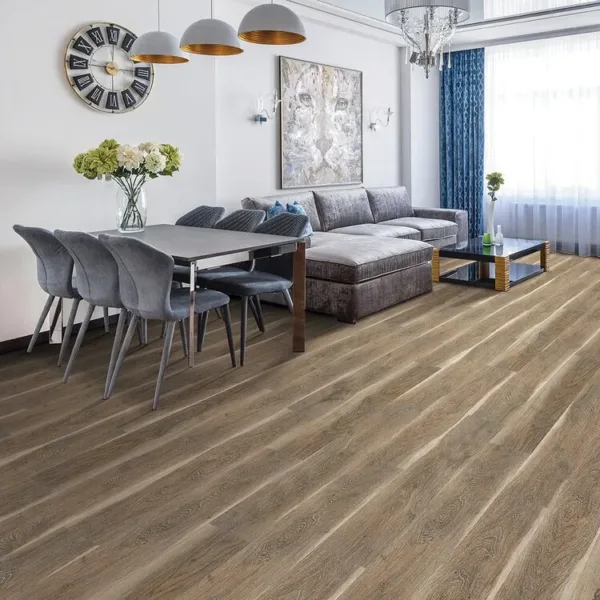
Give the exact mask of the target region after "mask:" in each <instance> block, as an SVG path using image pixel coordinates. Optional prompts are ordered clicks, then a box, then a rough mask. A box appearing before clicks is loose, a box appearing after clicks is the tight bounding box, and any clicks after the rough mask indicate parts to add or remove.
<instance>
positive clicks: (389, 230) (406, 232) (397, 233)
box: [330, 223, 421, 240]
mask: <svg viewBox="0 0 600 600" xmlns="http://www.w3.org/2000/svg"><path fill="white" fill-rule="evenodd" d="M330 233H345V234H349V235H371V236H374V237H382V238H404V239H407V240H420V239H421V232H420V231H418V230H417V229H411V228H410V227H390V226H387V225H383V224H381V223H379V224H377V223H363V224H362V225H351V226H350V227H338V228H337V229H332V230H331V231H330Z"/></svg>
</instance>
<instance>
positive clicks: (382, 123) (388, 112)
mask: <svg viewBox="0 0 600 600" xmlns="http://www.w3.org/2000/svg"><path fill="white" fill-rule="evenodd" d="M393 114H394V113H393V112H392V108H391V107H388V108H375V109H374V110H372V111H371V123H369V129H370V130H371V131H377V130H378V129H379V128H380V127H388V126H389V124H390V119H391V118H392V115H393Z"/></svg>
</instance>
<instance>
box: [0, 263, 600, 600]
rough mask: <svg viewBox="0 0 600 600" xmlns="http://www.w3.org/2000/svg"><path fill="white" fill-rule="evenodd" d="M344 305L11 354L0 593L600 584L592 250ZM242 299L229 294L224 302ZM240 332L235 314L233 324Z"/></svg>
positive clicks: (598, 331) (599, 337)
mask: <svg viewBox="0 0 600 600" xmlns="http://www.w3.org/2000/svg"><path fill="white" fill-rule="evenodd" d="M551 269H552V270H551V272H550V273H548V274H547V275H543V276H541V277H538V278H536V279H534V280H531V281H528V282H526V283H524V284H522V285H520V286H518V287H516V288H514V289H513V290H511V291H510V292H509V293H507V294H498V293H495V292H491V291H486V290H478V289H471V288H463V287H458V286H451V285H448V284H440V285H436V286H435V289H434V292H433V293H432V294H428V295H426V296H424V297H421V298H418V299H415V300H413V301H411V302H408V303H406V304H403V305H400V306H397V307H395V308H393V309H390V310H387V311H385V312H383V313H380V314H378V315H374V316H372V317H369V318H367V319H364V320H363V321H361V322H359V323H358V324H357V325H356V326H350V325H343V324H339V323H337V322H336V321H335V319H331V318H328V317H324V316H318V315H310V317H309V324H308V334H309V340H310V341H309V346H308V348H309V351H308V352H307V353H306V354H304V355H296V356H292V354H291V352H290V343H291V342H290V335H289V331H290V318H289V316H288V314H287V313H286V312H285V311H283V310H281V309H279V308H276V307H271V308H267V310H266V318H267V333H266V334H264V335H261V334H259V333H258V332H257V331H256V329H251V333H250V346H249V351H248V356H247V365H246V366H245V367H244V368H238V369H236V370H232V369H231V368H230V367H229V366H228V360H229V359H228V357H227V349H226V342H225V334H224V331H222V326H221V323H220V322H219V321H217V320H216V318H215V319H211V322H210V327H209V334H208V337H207V347H206V348H205V351H204V352H203V353H202V354H201V355H199V356H198V366H197V367H196V368H195V369H191V370H190V369H187V363H186V361H185V359H184V358H183V356H182V352H181V344H180V343H179V342H178V343H177V345H176V346H175V347H174V355H173V357H172V360H171V363H170V365H169V371H168V379H167V380H166V382H165V387H164V393H163V396H162V400H161V405H160V407H159V409H158V410H157V411H155V412H152V411H151V410H150V406H151V398H152V392H153V386H154V379H155V376H156V371H157V368H158V362H159V356H160V350H161V343H160V341H159V340H158V335H159V331H158V330H157V329H152V330H151V343H150V345H149V346H147V347H144V348H138V349H134V351H133V352H132V354H131V355H130V356H129V357H128V359H127V361H126V363H125V366H124V369H123V372H122V376H121V379H120V380H119V383H118V386H117V389H116V391H115V394H114V396H113V397H112V398H111V399H110V400H108V401H102V400H101V399H100V398H101V395H102V390H103V385H104V372H105V367H106V363H107V360H108V354H109V349H110V341H111V336H108V335H105V334H101V333H99V332H95V333H93V334H92V335H91V336H90V340H89V342H87V343H86V345H85V346H84V347H83V348H82V351H81V354H80V359H79V360H78V364H77V365H76V368H75V372H74V375H73V376H72V378H71V380H70V381H69V383H68V384H66V385H63V384H62V383H61V382H60V370H59V369H57V368H56V366H55V365H54V361H55V359H56V357H57V354H58V352H57V350H58V349H57V348H56V347H48V346H46V347H39V348H36V350H35V352H34V353H33V354H32V355H26V354H24V353H19V354H13V355H8V356H3V357H0V486H1V487H0V492H1V493H0V554H1V556H2V559H1V561H0V598H2V599H3V600H8V599H17V598H18V599H27V600H37V599H48V600H50V599H52V600H55V599H61V600H66V599H71V598H77V599H79V598H90V599H91V598H93V599H109V598H111V599H113V598H114V599H149V598H151V599H153V600H155V599H158V598H166V599H169V600H171V599H180V598H181V599H190V600H217V599H218V600H254V599H258V598H260V600H338V599H339V600H380V599H390V600H412V599H414V600H417V599H418V600H433V599H442V598H443V599H458V598H461V599H475V600H478V599H481V600H486V599H487V600H491V599H494V600H545V599H548V600H550V599H552V600H594V599H595V600H598V599H599V598H600V260H598V259H581V258H575V257H567V256H562V255H553V256H552V257H551ZM235 313H236V314H237V308H236V310H235ZM236 330H237V331H239V323H238V324H237V326H236Z"/></svg>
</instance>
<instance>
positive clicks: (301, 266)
mask: <svg viewBox="0 0 600 600" xmlns="http://www.w3.org/2000/svg"><path fill="white" fill-rule="evenodd" d="M293 295H294V314H293V324H292V349H293V351H294V352H304V351H305V347H306V244H305V243H304V242H300V243H299V244H298V247H297V248H296V252H294V289H293Z"/></svg>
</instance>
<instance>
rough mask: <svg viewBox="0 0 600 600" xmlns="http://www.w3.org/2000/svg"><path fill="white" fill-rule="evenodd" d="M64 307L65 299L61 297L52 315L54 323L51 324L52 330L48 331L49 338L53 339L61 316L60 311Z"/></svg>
mask: <svg viewBox="0 0 600 600" xmlns="http://www.w3.org/2000/svg"><path fill="white" fill-rule="evenodd" d="M62 307H63V299H62V298H59V299H58V302H57V304H56V308H55V309H54V316H53V317H52V323H51V325H50V331H49V332H48V338H49V339H50V340H51V339H52V335H53V334H54V330H55V329H56V325H57V323H58V317H60V313H62Z"/></svg>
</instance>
